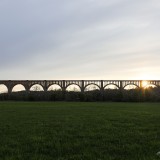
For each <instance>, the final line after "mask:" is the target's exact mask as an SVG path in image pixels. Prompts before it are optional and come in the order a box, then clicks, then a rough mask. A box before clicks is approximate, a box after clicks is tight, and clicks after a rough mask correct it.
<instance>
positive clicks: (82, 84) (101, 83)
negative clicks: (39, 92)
mask: <svg viewBox="0 0 160 160" xmlns="http://www.w3.org/2000/svg"><path fill="white" fill-rule="evenodd" d="M143 82H144V80H0V85H5V86H6V87H7V89H8V93H9V94H10V93H12V91H13V88H14V87H15V86H16V85H22V86H24V88H25V90H26V92H29V91H30V89H31V87H32V86H34V85H40V86H42V88H43V90H44V92H47V91H48V88H49V87H50V86H52V85H58V86H59V87H60V88H61V89H62V91H64V92H65V91H66V90H67V87H69V86H71V85H77V86H78V87H79V88H80V90H81V92H84V91H85V89H86V87H88V86H90V85H95V86H97V87H98V88H99V90H100V91H101V92H103V91H104V89H105V88H106V87H107V86H109V85H114V86H115V87H117V88H118V89H120V90H123V89H125V87H127V86H129V85H134V86H136V87H137V88H143ZM145 82H146V84H147V85H154V86H156V87H160V80H145Z"/></svg>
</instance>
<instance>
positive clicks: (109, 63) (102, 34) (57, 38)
mask: <svg viewBox="0 0 160 160" xmlns="http://www.w3.org/2000/svg"><path fill="white" fill-rule="evenodd" d="M159 16H160V2H159V1H158V0H152V2H151V1H150V0H141V1H138V0H135V1H129V0H113V1H106V0H100V1H98V0H81V1H74V0H68V1H65V0H59V1H56V0H46V1H44V0H28V1H23V2H22V1H20V0H15V1H11V0H2V1H1V2H0V19H1V29H0V57H1V58H0V72H1V79H71V78H73V79H90V78H93V79H102V78H103V79H108V78H109V79H130V77H134V76H137V75H136V72H137V70H138V69H139V71H141V72H143V68H150V69H149V70H150V72H151V71H153V74H152V76H153V77H160V73H158V72H157V70H158V69H160V65H159V62H158V59H159V58H160V54H159V51H160V45H159V42H160V30H159V27H160V22H159V18H160V17H159ZM141 68H142V70H141ZM141 74H143V73H141ZM108 75H109V76H108ZM138 75H140V73H138ZM135 79H138V77H136V78H135Z"/></svg>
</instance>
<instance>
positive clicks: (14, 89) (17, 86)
mask: <svg viewBox="0 0 160 160" xmlns="http://www.w3.org/2000/svg"><path fill="white" fill-rule="evenodd" d="M21 91H26V87H25V86H24V85H23V84H20V83H19V84H15V85H14V86H13V87H12V88H11V92H21Z"/></svg>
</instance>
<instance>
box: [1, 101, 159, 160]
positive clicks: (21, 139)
mask: <svg viewBox="0 0 160 160" xmlns="http://www.w3.org/2000/svg"><path fill="white" fill-rule="evenodd" d="M158 151H160V103H78V102H77V103H69V102H67V103H65V102H59V103H51V102H50V103H49V102H35V103H29V102H0V160H54V159H55V160H159V159H160V157H158V156H157V155H156V153H157V152H158Z"/></svg>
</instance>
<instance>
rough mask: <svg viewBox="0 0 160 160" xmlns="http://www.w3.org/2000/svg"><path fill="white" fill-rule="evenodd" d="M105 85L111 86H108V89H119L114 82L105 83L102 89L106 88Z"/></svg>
mask: <svg viewBox="0 0 160 160" xmlns="http://www.w3.org/2000/svg"><path fill="white" fill-rule="evenodd" d="M107 87H111V88H109V89H112V88H113V89H120V88H119V86H118V85H117V84H114V83H109V84H107V85H105V86H104V87H103V88H104V90H105V89H108V88H107ZM114 87H116V88H114Z"/></svg>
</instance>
